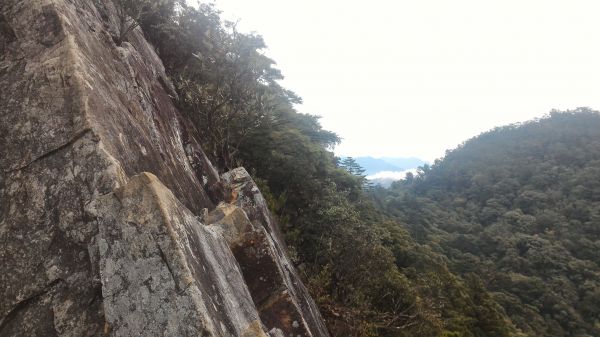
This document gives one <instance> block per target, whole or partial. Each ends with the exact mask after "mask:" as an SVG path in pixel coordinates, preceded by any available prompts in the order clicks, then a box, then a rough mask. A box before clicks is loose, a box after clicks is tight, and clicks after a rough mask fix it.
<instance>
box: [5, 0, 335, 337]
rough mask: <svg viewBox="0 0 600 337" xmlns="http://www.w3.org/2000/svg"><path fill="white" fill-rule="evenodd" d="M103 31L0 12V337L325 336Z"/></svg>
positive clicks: (109, 22) (137, 59) (259, 229)
mask: <svg viewBox="0 0 600 337" xmlns="http://www.w3.org/2000/svg"><path fill="white" fill-rule="evenodd" d="M116 22H117V21H116V18H115V15H114V8H113V7H112V5H110V3H109V4H108V6H106V10H103V11H102V13H100V12H99V11H98V8H96V5H95V2H94V1H92V0H31V1H18V0H5V1H2V2H1V3H0V170H1V173H0V244H1V248H0V265H1V266H2V270H3V271H4V272H3V273H2V274H0V336H22V335H27V336H99V335H114V336H155V335H165V336H245V337H251V336H266V334H267V333H268V334H270V335H271V336H294V337H296V336H315V337H316V336H328V334H327V331H326V328H325V325H324V323H323V320H322V318H321V316H320V314H319V312H318V310H317V309H316V306H315V305H314V303H313V301H312V299H311V298H310V296H309V295H308V293H307V292H306V289H305V288H304V286H303V285H302V283H301V281H300V280H299V278H298V276H297V274H296V272H295V271H294V268H293V266H292V265H291V263H290V261H289V259H288V258H287V256H286V253H285V244H284V243H283V241H282V238H281V236H280V235H279V234H278V228H277V224H275V223H274V221H273V219H272V218H271V216H270V215H269V213H268V210H267V208H266V205H265V203H264V200H263V199H262V196H261V195H260V192H259V191H258V189H257V188H256V186H255V184H254V183H253V182H252V180H251V178H250V177H249V176H248V174H247V173H246V172H245V170H243V169H239V170H234V171H233V172H230V173H228V174H225V175H224V177H223V179H222V178H221V177H219V176H218V174H217V172H216V170H215V169H214V168H213V167H212V165H211V164H210V162H209V161H208V159H207V158H206V156H205V155H204V153H203V152H202V149H201V148H200V146H199V142H198V135H197V134H196V133H195V132H194V130H193V128H191V127H190V124H189V122H188V121H187V119H186V118H185V116H182V115H181V114H180V113H179V112H178V111H177V109H176V108H175V107H174V105H173V103H172V101H171V100H172V97H173V96H175V93H174V92H173V90H172V89H171V86H170V84H169V80H168V79H167V77H166V75H165V73H164V68H163V66H162V64H161V62H160V60H159V58H158V57H157V56H156V54H155V53H154V51H153V49H152V47H151V46H150V45H149V44H148V43H147V42H146V41H145V40H144V38H143V35H142V33H141V32H140V31H134V32H133V33H132V34H131V35H130V37H129V39H128V40H129V42H125V43H123V45H122V46H121V47H117V46H116V45H115V43H114V41H113V39H112V37H111V33H112V34H114V33H115V32H116V31H117V30H118V28H117V27H118V25H117V23H116ZM170 96H171V97H170ZM227 184H229V185H230V187H229V188H228V189H229V190H233V191H235V195H236V196H237V197H235V198H231V196H227V201H228V202H230V203H231V204H227V203H224V201H225V200H224V199H225V196H224V195H223V193H222V186H223V185H227ZM217 205H219V207H217V208H215V207H216V206H217ZM232 207H234V208H235V209H236V210H237V211H236V214H238V215H239V216H238V217H235V218H234V219H232V218H231V217H227V216H226V214H225V212H223V211H222V210H223V209H226V208H232ZM205 209H208V210H209V211H211V212H210V213H209V214H208V215H206V214H205V212H204V210H205ZM228 214H229V213H228ZM227 224H230V225H229V226H228V225H227ZM240 228H242V229H243V230H240ZM236 235H237V236H238V237H240V235H241V239H239V240H232V238H234V237H236Z"/></svg>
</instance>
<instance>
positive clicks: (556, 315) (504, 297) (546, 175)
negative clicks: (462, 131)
mask: <svg viewBox="0 0 600 337" xmlns="http://www.w3.org/2000/svg"><path fill="white" fill-rule="evenodd" d="M376 195H377V199H378V201H379V204H380V206H381V207H383V208H384V209H385V210H386V211H387V213H388V214H391V215H393V216H394V217H395V218H396V219H398V220H400V221H402V222H403V223H405V224H407V226H408V228H409V230H410V232H411V234H412V237H414V238H415V239H416V240H417V241H418V242H419V243H421V244H424V245H426V246H428V247H431V249H432V250H434V251H435V252H438V253H440V254H443V255H445V256H446V257H447V261H448V265H449V267H450V269H451V270H452V271H453V272H456V273H457V274H459V275H461V276H463V277H469V275H477V276H478V277H479V278H480V279H481V280H482V281H483V285H484V286H485V288H487V289H488V290H489V291H490V292H491V294H492V299H493V301H495V302H496V303H498V304H500V305H501V306H502V307H503V308H504V311H505V312H506V314H507V315H508V316H509V317H510V319H511V320H512V322H513V323H514V324H515V325H516V326H517V327H518V328H519V329H520V330H521V331H522V332H523V333H524V334H526V335H527V336H600V114H599V113H598V112H596V111H591V110H589V109H583V108H580V109H577V110H574V111H566V112H552V113H550V114H549V115H548V116H546V117H544V118H542V119H540V120H534V121H531V122H527V123H524V124H520V125H510V126H506V127H500V128H496V129H494V130H492V131H490V132H486V133H484V134H482V135H480V136H478V137H475V138H473V139H471V140H469V141H467V142H465V143H464V144H462V145H461V146H459V147H458V148H457V149H455V150H453V151H450V152H448V153H447V154H446V156H445V158H444V159H442V160H439V161H437V162H436V163H435V164H434V165H432V166H431V167H423V168H422V169H421V171H420V172H419V174H418V175H416V176H412V177H409V179H407V180H404V181H401V182H397V183H395V184H394V185H393V187H392V188H391V190H379V191H376Z"/></svg>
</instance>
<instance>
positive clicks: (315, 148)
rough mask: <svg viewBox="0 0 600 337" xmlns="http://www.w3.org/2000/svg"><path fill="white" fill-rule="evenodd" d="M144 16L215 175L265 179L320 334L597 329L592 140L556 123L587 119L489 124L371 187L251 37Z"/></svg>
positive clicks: (191, 15)
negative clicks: (399, 176)
mask: <svg viewBox="0 0 600 337" xmlns="http://www.w3.org/2000/svg"><path fill="white" fill-rule="evenodd" d="M142 13H143V15H140V16H139V17H138V18H137V21H136V22H139V23H140V25H141V27H142V29H143V31H144V33H145V35H146V37H147V38H148V40H149V41H151V42H152V43H153V44H154V46H155V48H156V50H157V52H158V54H159V55H160V57H161V59H162V60H163V63H164V65H165V67H166V69H167V71H168V73H169V75H170V77H171V80H172V81H173V83H174V85H175V88H176V91H177V96H178V97H175V98H174V99H175V100H176V103H177V105H178V106H179V108H180V109H181V110H182V111H183V112H184V113H186V114H187V115H188V116H189V118H190V119H191V120H192V121H193V122H194V125H195V127H196V128H197V129H198V130H199V131H200V133H201V134H202V135H203V139H202V141H203V144H202V145H203V147H204V149H205V150H206V152H207V153H208V155H209V156H210V157H211V159H212V161H213V162H214V163H215V164H216V165H217V166H218V167H219V169H220V170H221V171H226V170H229V169H231V168H234V167H236V166H245V167H246V168H247V169H248V170H249V171H250V172H252V174H253V176H254V177H255V178H256V180H257V181H258V182H259V183H260V184H261V185H262V186H261V190H262V192H263V194H265V196H266V197H267V198H268V201H269V204H270V207H271V209H272V211H273V213H274V214H276V215H277V218H278V221H279V223H280V225H281V227H282V229H283V231H284V234H285V236H286V240H287V243H288V245H289V249H290V254H291V255H292V257H293V259H294V262H295V263H296V264H297V267H298V269H299V270H300V271H301V273H302V274H303V276H304V278H305V280H306V283H307V284H308V285H309V288H310V290H311V292H312V295H313V296H314V297H315V299H316V300H317V302H318V304H319V305H320V307H321V310H322V312H323V314H324V316H325V317H326V319H327V322H328V325H329V329H330V331H331V333H332V335H333V336H365V337H366V336H386V337H389V336H455V337H459V336H464V337H467V336H469V337H470V336H537V335H549V336H576V335H577V336H583V335H585V334H588V335H597V334H598V330H597V329H598V324H599V323H598V322H597V321H596V322H595V321H593V318H591V317H598V308H597V304H596V303H599V302H600V297H599V295H598V294H599V290H598V285H599V284H600V283H599V282H598V281H597V280H598V271H597V270H598V269H597V268H598V265H597V264H598V256H597V252H595V250H594V247H595V248H598V246H597V242H598V238H597V234H598V233H597V230H595V229H594V226H596V227H597V222H594V221H597V220H596V219H597V216H598V214H597V213H598V212H597V208H598V206H597V205H596V204H595V201H594V200H596V199H594V198H596V197H597V195H596V194H597V189H594V187H593V186H592V185H589V184H588V179H594V178H595V179H596V180H589V181H598V179H597V178H598V176H597V175H595V174H596V173H597V170H596V169H595V168H594V163H595V164H596V166H597V164H598V162H597V160H598V159H594V158H596V157H594V156H595V154H594V153H597V152H593V149H596V150H594V151H597V150H598V148H600V147H599V146H598V143H597V142H598V141H597V140H593V137H594V135H595V133H594V132H593V131H592V130H591V128H590V127H587V128H585V130H586V131H585V132H583V131H582V130H584V129H581V130H579V131H573V132H572V131H569V130H570V129H574V128H575V127H579V128H581V127H585V126H587V125H593V124H592V122H594V121H596V119H595V118H597V115H595V114H594V113H591V112H585V111H584V112H581V111H580V114H578V116H580V115H581V116H585V117H579V118H582V119H577V118H575V117H573V116H572V114H570V113H569V114H554V115H553V116H552V118H549V119H547V120H544V121H541V122H536V123H531V124H527V125H525V126H522V127H517V126H511V127H508V128H503V129H498V130H495V131H493V132H491V133H488V134H484V135H482V136H480V137H479V138H477V139H475V140H473V141H470V142H468V143H466V144H465V145H464V146H462V147H460V148H459V149H457V150H455V151H453V152H450V153H449V154H448V156H447V158H446V159H444V160H443V161H438V162H436V163H435V165H433V166H432V167H428V166H425V167H424V168H422V170H421V172H420V173H419V174H418V175H417V176H409V179H408V180H406V181H404V182H401V183H398V184H396V185H394V187H393V188H392V189H391V190H389V191H388V190H382V189H373V188H371V187H369V186H367V185H366V184H365V179H364V176H363V175H362V172H361V170H360V168H359V167H355V166H354V165H353V164H352V163H351V162H350V161H346V162H340V161H339V159H337V158H335V157H334V155H333V153H332V152H331V149H332V148H333V146H335V145H336V144H337V143H338V142H339V140H340V139H339V137H338V136H337V135H336V134H334V133H332V132H330V131H327V130H323V129H322V128H321V126H320V124H319V119H318V117H317V116H313V115H306V114H300V113H298V112H296V111H295V109H294V105H295V104H298V103H300V102H301V99H300V98H299V97H297V96H296V95H295V94H294V93H293V92H291V91H289V90H287V89H285V88H283V87H281V86H280V85H279V84H278V82H277V80H279V79H281V77H282V75H281V73H280V72H279V70H277V69H276V68H275V67H274V62H273V61H272V60H270V59H269V58H267V57H266V56H265V55H264V54H263V50H264V48H265V43H264V41H263V40H262V38H261V37H260V36H259V35H256V34H243V33H240V32H239V31H237V30H236V27H235V24H234V23H228V22H222V21H221V19H220V17H219V12H218V11H217V10H216V9H215V8H214V7H212V6H210V5H200V7H199V8H194V7H189V6H187V5H186V4H185V3H179V2H177V1H175V0H173V1H167V2H161V4H160V5H159V6H156V7H152V8H151V10H143V11H142ZM586 118H587V119H586ZM577 120H579V122H577ZM548 121H551V122H548ZM566 122H571V123H572V124H569V126H567V127H565V128H561V127H560V125H562V123H566ZM566 129H569V130H566ZM596 129H597V130H600V128H598V127H597V126H596ZM530 132H532V133H531V134H530ZM579 132H581V133H584V134H585V135H587V136H586V137H587V138H577V137H575V136H576V135H577V134H578V133H579ZM531 135H533V136H531ZM549 136H553V137H554V138H552V139H555V140H556V141H547V140H545V138H544V137H549ZM561 137H562V138H561ZM596 139H597V138H596ZM586 144H587V145H586ZM594 161H596V162H594ZM558 179H561V181H562V179H564V182H562V183H560V184H556V182H557V180H558ZM373 196H375V202H374V201H373ZM586 198H587V199H586ZM586 200H587V201H586ZM405 224H406V225H405ZM594 224H595V225H594ZM407 229H408V230H407ZM590 233H591V234H590ZM594 235H595V236H594ZM581 247H583V248H581ZM596 250H597V249H596ZM548 280H549V281H548ZM529 317H531V318H532V319H530V318H529Z"/></svg>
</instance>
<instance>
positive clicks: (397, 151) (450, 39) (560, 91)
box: [214, 0, 600, 161]
mask: <svg viewBox="0 0 600 337" xmlns="http://www.w3.org/2000/svg"><path fill="white" fill-rule="evenodd" d="M214 2H215V3H216V5H217V7H218V8H220V9H221V10H222V11H223V12H224V13H223V17H224V18H227V19H239V20H240V23H239V27H240V29H241V30H242V31H246V32H248V31H256V32H258V33H259V34H261V35H262V36H263V37H264V39H265V41H266V43H267V45H268V47H269V48H268V50H267V51H266V54H267V55H268V56H270V57H271V58H273V59H274V60H275V61H276V62H277V64H278V65H277V66H278V68H279V69H281V70H282V71H283V74H284V75H285V76H286V79H285V80H284V81H283V85H284V86H286V87H287V88H289V89H291V90H293V91H295V92H296V93H298V94H299V95H300V96H301V97H302V98H303V99H304V104H303V105H301V106H298V110H299V111H301V112H306V113H312V114H317V115H321V116H322V117H323V118H322V124H323V125H324V127H325V128H327V129H329V130H332V131H335V132H337V133H338V134H339V135H340V136H341V137H343V139H344V140H343V143H342V144H341V145H340V146H338V147H337V148H336V153H337V154H339V155H352V156H360V155H372V156H416V157H420V158H422V159H425V160H430V161H431V160H433V159H435V158H438V157H441V156H442V155H443V154H444V152H445V150H446V149H449V148H454V147H455V146H456V145H458V144H460V143H461V142H462V141H464V140H466V139H468V138H470V137H473V136H475V135H477V134H479V133H480V132H482V131H486V130H488V129H490V128H493V127H495V126H500V125H505V124H509V123H514V122H520V121H525V120H528V119H531V118H535V117H539V116H542V115H544V114H545V113H547V112H549V111H550V110H551V109H555V108H556V109H568V108H575V107H578V106H589V107H592V108H595V109H600V19H599V17H598V16H599V13H600V1H597V0H596V1H591V0H590V1H581V0H569V1H566V0H560V1H552V0H544V1H537V0H520V1H514V0H508V1H507V0H502V1H499V0H498V1H485V0H473V1H470V0H469V1H465V0H453V1H448V0H435V1H434V0H429V1H426V0H425V1H424V0H421V1H414V0H413V1H402V0H396V1H393V0H386V1H384V0H372V1H369V2H367V1H352V0H350V1H349V0H345V1H341V0H326V1H323V0H320V1H317V0H304V1H291V0H253V1H248V0H215V1H214Z"/></svg>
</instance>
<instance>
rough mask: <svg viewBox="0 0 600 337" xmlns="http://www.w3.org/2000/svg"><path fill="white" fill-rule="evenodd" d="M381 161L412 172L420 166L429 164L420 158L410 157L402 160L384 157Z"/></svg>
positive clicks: (400, 158)
mask: <svg viewBox="0 0 600 337" xmlns="http://www.w3.org/2000/svg"><path fill="white" fill-rule="evenodd" d="M381 160H383V161H385V162H386V163H390V164H392V165H395V166H398V167H400V169H401V170H402V171H403V170H410V169H414V168H417V167H419V166H423V165H425V164H427V162H426V161H423V160H421V159H419V158H415V157H410V158H402V157H382V158H381Z"/></svg>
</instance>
